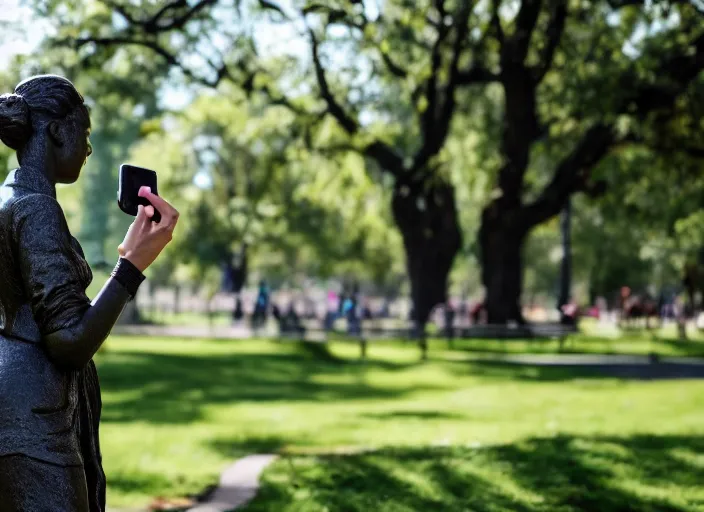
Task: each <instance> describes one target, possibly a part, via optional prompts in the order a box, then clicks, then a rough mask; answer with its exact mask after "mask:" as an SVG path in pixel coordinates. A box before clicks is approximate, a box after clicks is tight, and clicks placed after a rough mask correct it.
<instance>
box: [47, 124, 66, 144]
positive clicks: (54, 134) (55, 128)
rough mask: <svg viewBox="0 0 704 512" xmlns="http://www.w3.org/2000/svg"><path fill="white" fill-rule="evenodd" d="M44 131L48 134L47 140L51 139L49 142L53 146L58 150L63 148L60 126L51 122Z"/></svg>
mask: <svg viewBox="0 0 704 512" xmlns="http://www.w3.org/2000/svg"><path fill="white" fill-rule="evenodd" d="M46 129H47V132H48V133H49V138H50V139H51V142H53V144H54V146H57V147H59V148H60V147H63V145H64V138H63V133H62V130H61V124H60V123H59V122H58V121H51V122H50V123H49V125H48V126H47V127H46Z"/></svg>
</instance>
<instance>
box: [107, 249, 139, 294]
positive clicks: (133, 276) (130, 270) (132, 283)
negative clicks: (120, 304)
mask: <svg viewBox="0 0 704 512" xmlns="http://www.w3.org/2000/svg"><path fill="white" fill-rule="evenodd" d="M110 275H111V276H112V277H113V278H115V280H116V281H117V282H118V283H120V284H121V285H122V286H124V287H125V289H126V290H127V291H128V292H129V294H130V295H131V296H132V297H133V298H134V296H135V295H137V290H138V289H139V285H141V284H142V281H144V279H145V277H144V274H142V272H140V270H139V269H138V268H137V267H135V266H134V264H133V263H132V262H131V261H130V260H128V259H125V258H119V259H118V260H117V265H115V268H114V269H113V271H112V273H111V274H110Z"/></svg>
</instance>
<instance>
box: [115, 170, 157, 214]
mask: <svg viewBox="0 0 704 512" xmlns="http://www.w3.org/2000/svg"><path fill="white" fill-rule="evenodd" d="M143 186H147V187H149V188H151V189H152V193H153V194H156V195H159V191H158V190H157V184H156V172H154V171H152V170H151V169H145V168H144V167H137V166H135V165H129V164H122V165H121V166H120V175H119V179H118V183H117V204H118V206H119V207H120V210H122V211H123V212H125V213H126V214H128V215H132V216H133V217H134V216H136V215H137V206H138V205H140V204H141V205H142V206H149V205H151V203H150V202H149V200H148V199H146V198H144V197H139V195H138V194H139V189H140V187H143ZM152 206H154V205H152ZM160 220H161V214H160V213H159V210H157V209H156V207H154V216H153V217H152V221H154V222H159V221H160Z"/></svg>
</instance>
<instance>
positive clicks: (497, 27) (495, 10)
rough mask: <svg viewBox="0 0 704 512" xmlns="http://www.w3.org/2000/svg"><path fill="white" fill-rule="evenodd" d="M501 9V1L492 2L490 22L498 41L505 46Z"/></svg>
mask: <svg viewBox="0 0 704 512" xmlns="http://www.w3.org/2000/svg"><path fill="white" fill-rule="evenodd" d="M500 8H501V0H491V20H490V21H489V25H490V26H491V28H492V29H493V31H494V33H495V35H496V40H497V41H498V42H499V44H500V45H501V46H503V44H504V41H505V40H506V36H505V35H504V29H503V27H501V17H500V16H499V9H500Z"/></svg>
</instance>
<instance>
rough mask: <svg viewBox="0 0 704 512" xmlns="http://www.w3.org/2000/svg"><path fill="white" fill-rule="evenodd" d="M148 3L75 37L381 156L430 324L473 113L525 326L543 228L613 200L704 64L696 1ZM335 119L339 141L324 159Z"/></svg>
mask: <svg viewBox="0 0 704 512" xmlns="http://www.w3.org/2000/svg"><path fill="white" fill-rule="evenodd" d="M54 3H55V2H54ZM42 4H43V5H44V6H45V7H46V5H47V3H46V2H42ZM48 4H49V10H48V11H46V12H47V13H48V14H51V13H52V11H51V5H52V2H49V3H48ZM138 4H139V5H137V4H136V3H135V2H131V3H127V2H121V1H119V0H103V1H102V2H90V8H85V7H84V9H87V10H86V12H85V13H84V16H82V17H79V18H76V17H74V18H72V19H65V20H63V21H62V30H61V31H60V35H59V37H60V38H61V37H64V39H63V40H64V41H65V42H68V43H70V44H71V45H74V47H76V48H78V49H79V51H80V52H82V53H83V54H85V55H87V56H89V57H90V58H91V59H98V60H100V59H108V58H111V57H112V56H113V55H114V53H115V49H116V48H135V47H137V48H142V49H147V50H149V51H150V52H152V53H153V54H154V55H156V56H158V57H159V58H160V59H161V60H162V61H163V62H165V63H167V64H168V65H169V66H170V67H171V69H173V70H176V71H178V72H179V73H180V74H181V76H183V77H184V78H185V79H186V80H187V81H188V82H190V83H196V84H200V85H206V86H209V87H217V86H218V85H220V84H221V83H222V82H224V81H229V82H232V83H235V84H237V85H238V86H240V87H242V88H243V89H244V90H246V91H247V92H249V93H250V94H257V95H263V96H265V97H266V98H268V100H269V102H270V103H272V104H277V105H284V106H286V107H287V108H289V109H290V110H291V111H292V112H294V113H296V114H297V116H298V118H299V119H300V120H302V121H304V122H305V124H307V125H308V126H309V127H310V131H311V134H312V135H313V136H315V137H312V140H313V142H312V145H313V146H316V147H317V149H320V150H324V151H332V150H354V151H357V152H360V153H361V154H363V155H365V157H367V158H368V160H369V161H370V162H373V163H374V164H375V165H376V167H377V168H378V169H380V170H381V172H382V173H383V174H384V175H386V176H388V177H390V179H391V180H392V181H393V186H394V192H395V193H394V197H393V199H392V211H393V215H394V220H395V222H396V225H397V226H398V228H399V230H400V232H401V234H402V235H403V240H404V246H405V250H406V259H407V267H408V274H409V277H410V281H411V289H412V298H413V301H414V306H415V315H416V318H415V319H416V321H417V323H418V325H419V326H422V325H424V323H425V322H426V320H427V318H428V314H429V313H430V311H431V309H432V307H433V306H434V305H435V304H438V303H440V302H442V301H443V300H444V299H445V293H446V285H447V276H448V272H449V270H450V268H451V266H452V262H453V259H454V257H455V255H456V253H457V251H458V250H459V248H460V245H461V236H460V228H459V225H458V215H457V211H456V204H455V190H454V187H453V184H452V183H451V181H450V180H449V179H448V178H447V176H446V174H445V172H443V166H442V158H441V156H442V151H443V147H444V144H445V141H446V139H447V137H448V134H449V133H450V130H451V127H452V121H453V118H454V117H455V114H456V113H457V111H458V110H460V109H461V108H467V109H468V111H470V112H471V111H473V110H474V109H473V108H472V105H482V109H483V110H484V111H486V113H487V115H485V116H483V117H482V120H485V121H486V122H487V123H488V124H485V125H483V126H481V129H482V130H483V133H485V134H486V136H487V140H486V143H487V145H488V146H494V147H495V151H494V158H491V159H488V160H487V163H486V164H485V165H487V166H490V167H492V169H488V170H489V171H491V172H493V173H494V174H495V176H496V178H495V180H496V181H495V189H494V191H493V193H492V196H491V200H490V201H489V203H488V204H487V205H486V207H485V208H484V210H483V214H482V221H481V228H480V230H479V237H478V242H479V246H480V253H481V264H482V281H483V284H484V287H485V290H486V305H487V308H488V311H489V320H490V321H491V322H497V323H501V322H506V321H509V320H517V321H519V322H520V321H522V320H523V319H522V315H521V308H520V296H521V285H522V262H521V252H522V247H523V243H524V241H525V240H526V237H527V236H528V234H529V233H530V232H531V230H532V229H533V228H534V227H535V226H537V225H539V224H541V223H543V222H545V221H546V220H548V219H550V218H552V217H554V216H555V215H556V214H558V213H559V212H560V211H561V210H562V208H563V207H564V205H565V204H566V201H567V200H568V199H569V197H570V196H571V195H572V194H574V193H576V192H587V193H589V194H590V195H597V194H599V193H602V192H603V191H604V188H605V187H604V184H603V182H600V181H596V180H594V179H592V172H593V170H594V169H595V167H596V166H597V165H598V164H599V163H600V162H601V161H602V160H603V159H604V158H605V157H607V156H608V155H609V154H611V153H612V152H613V151H614V150H615V149H617V148H618V147H619V146H620V145H621V143H623V142H624V141H627V140H630V139H631V136H632V132H638V131H639V130H638V127H639V125H640V124H641V123H645V122H646V121H648V122H649V123H652V119H651V118H652V117H653V116H656V117H659V118H667V117H668V116H670V115H671V113H672V110H673V107H674V106H675V104H676V101H677V99H678V98H680V97H681V96H682V95H684V94H687V93H688V91H690V90H691V89H690V84H691V83H692V81H694V80H695V79H696V78H697V76H698V75H699V72H700V70H701V69H702V67H704V31H703V26H702V17H701V12H700V11H699V9H698V7H697V6H698V4H697V3H696V2H688V1H681V0H680V1H677V0H670V1H663V2H646V1H644V0H643V1H636V0H598V1H597V0H595V1H576V0H575V1H572V0H553V1H550V2H545V1H542V0H523V1H521V2H518V1H501V0H490V1H478V2H473V1H470V0H454V1H453V0H433V1H425V2H418V1H413V2H411V1H408V0H389V1H387V2H384V3H383V4H380V5H379V6H378V7H373V6H372V5H371V2H364V1H352V0H349V1H346V0H337V1H331V2H325V3H322V2H295V1H294V2H286V3H285V4H284V3H283V2H282V3H281V4H278V3H276V2H273V1H271V0H258V1H256V2H255V1H252V2H245V1H239V2H235V5H234V6H230V7H228V5H229V4H225V3H223V2H219V1H218V0H197V1H192V2H187V1H185V0H174V1H171V2H164V3H162V4H160V5H155V4H153V3H152V2H147V1H144V2H138ZM53 12H56V11H53ZM113 13H114V14H115V16H116V17H117V18H115V16H111V14H113ZM267 29H268V30H276V31H280V33H281V35H282V37H283V36H284V35H285V34H289V35H290V34H297V37H298V39H297V41H294V42H295V43H300V42H301V41H305V42H306V44H305V48H307V50H306V51H305V52H304V53H305V55H303V53H301V54H294V55H293V56H291V55H288V56H286V55H279V56H278V57H279V58H278V59H274V58H267V59H263V58H261V53H262V51H263V50H262V48H261V47H262V46H263V43H262V38H261V36H260V35H258V32H259V31H262V30H267ZM298 46H300V45H298ZM343 61H344V62H343ZM292 63H293V64H292ZM272 64H273V65H272ZM304 64H308V69H310V73H309V74H308V75H307V77H306V76H303V77H302V76H301V70H302V69H305V67H306V66H304ZM306 78H310V79H312V80H311V82H312V83H310V82H308V81H306ZM468 85H481V86H484V87H483V88H481V89H478V88H473V89H472V90H471V92H467V91H465V90H464V89H465V88H466V86H468ZM467 104H469V107H467ZM493 106H495V108H494V109H493V110H492V107H493ZM326 119H334V120H335V122H336V132H335V133H334V134H333V136H330V137H328V138H327V139H326V140H325V144H323V146H324V147H321V146H320V144H319V142H320V130H321V126H325V125H326V123H325V120H326ZM328 131H329V130H328ZM373 168H374V166H372V165H370V169H373Z"/></svg>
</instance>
